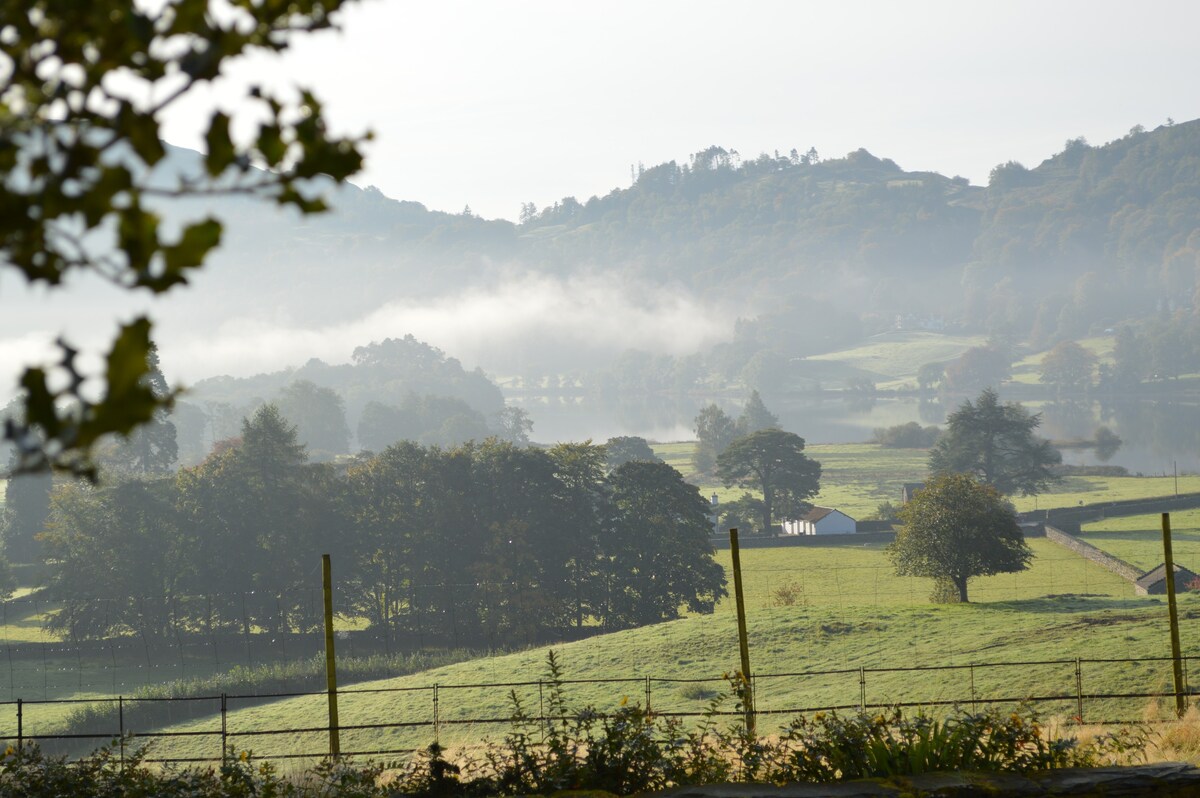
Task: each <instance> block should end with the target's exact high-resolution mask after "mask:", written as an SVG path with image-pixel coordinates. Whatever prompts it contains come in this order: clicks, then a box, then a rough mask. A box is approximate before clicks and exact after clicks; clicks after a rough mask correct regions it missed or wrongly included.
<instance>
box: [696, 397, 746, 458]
mask: <svg viewBox="0 0 1200 798" xmlns="http://www.w3.org/2000/svg"><path fill="white" fill-rule="evenodd" d="M695 425H696V426H695V431H696V441H697V443H696V449H695V451H694V452H693V453H692V465H693V467H694V468H695V469H696V471H698V472H699V473H701V474H708V473H711V472H712V470H713V468H714V467H715V466H716V464H717V457H718V456H719V455H720V454H721V452H723V451H725V447H726V446H728V445H729V444H730V443H731V442H732V441H733V439H734V438H736V437H737V435H738V432H737V422H736V421H734V420H733V419H732V418H730V417H729V415H728V414H727V413H726V412H725V411H724V410H722V409H721V408H720V406H719V405H717V404H707V405H705V406H704V407H702V408H700V412H699V413H698V414H697V415H696V419H695Z"/></svg>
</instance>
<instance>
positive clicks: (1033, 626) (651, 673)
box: [0, 540, 1200, 757]
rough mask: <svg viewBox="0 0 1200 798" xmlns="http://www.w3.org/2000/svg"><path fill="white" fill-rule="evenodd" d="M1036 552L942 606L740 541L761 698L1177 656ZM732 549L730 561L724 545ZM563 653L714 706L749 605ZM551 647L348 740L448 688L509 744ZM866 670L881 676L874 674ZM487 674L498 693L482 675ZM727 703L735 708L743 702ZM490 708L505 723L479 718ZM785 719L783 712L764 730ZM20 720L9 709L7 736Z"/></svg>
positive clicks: (879, 561) (388, 711) (271, 749)
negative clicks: (513, 720)
mask: <svg viewBox="0 0 1200 798" xmlns="http://www.w3.org/2000/svg"><path fill="white" fill-rule="evenodd" d="M1031 545H1032V547H1033V549H1034V552H1035V555H1036V556H1035V559H1034V561H1033V563H1032V565H1031V568H1030V569H1029V570H1027V571H1025V572H1022V573H1019V574H1008V575H1000V576H995V577H987V578H979V579H975V580H972V583H971V593H972V599H973V603H971V604H968V605H957V606H956V605H934V604H930V603H929V602H928V599H927V595H928V593H929V590H930V588H931V583H930V581H929V580H916V579H902V578H899V577H896V576H895V575H894V574H892V572H891V569H890V566H889V564H888V561H887V557H886V552H885V551H884V549H883V548H882V547H880V546H866V547H854V546H821V547H793V548H784V549H746V550H744V552H743V554H744V558H743V568H744V574H745V580H746V585H747V590H746V594H747V605H748V615H749V632H750V645H751V658H752V663H753V668H754V671H755V673H756V674H757V675H758V676H759V681H758V691H759V692H758V696H759V699H758V705H759V708H760V709H761V710H765V711H771V712H774V711H782V710H795V709H801V708H813V707H821V706H830V705H840V706H856V705H857V703H858V701H859V699H860V689H861V688H862V687H863V685H862V684H860V675H864V676H865V688H866V698H867V703H868V704H880V705H882V704H891V703H894V702H900V701H907V702H936V701H950V702H961V703H964V704H966V703H970V701H971V699H972V698H973V697H975V698H980V699H983V698H992V697H994V698H1004V699H1008V700H1009V702H1010V703H1014V702H1017V701H1020V700H1021V699H1023V698H1028V697H1032V696H1061V697H1062V698H1061V699H1060V700H1056V701H1049V702H1045V703H1042V704H1039V709H1040V710H1041V711H1042V712H1043V713H1044V714H1051V715H1056V716H1060V717H1069V716H1071V715H1074V714H1076V713H1075V702H1074V700H1073V698H1072V696H1073V695H1074V685H1075V682H1074V679H1075V675H1074V664H1073V663H1067V664H1042V665H1022V664H1020V663H1025V662H1042V663H1047V662H1050V661H1054V662H1058V661H1062V660H1069V659H1071V658H1074V657H1081V658H1084V659H1120V658H1148V657H1156V656H1160V657H1161V656H1166V655H1167V650H1168V649H1167V624H1166V614H1165V606H1164V604H1163V603H1162V602H1161V601H1159V600H1157V599H1155V598H1147V597H1141V598H1137V597H1134V596H1133V594H1132V589H1131V587H1130V586H1129V585H1128V583H1125V582H1123V581H1122V580H1120V579H1118V578H1117V577H1115V576H1113V575H1112V574H1110V573H1109V572H1107V571H1105V570H1103V569H1101V568H1099V567H1098V566H1096V565H1094V564H1092V563H1090V562H1087V561H1085V560H1083V559H1082V558H1080V557H1078V556H1076V555H1074V554H1073V553H1071V552H1068V551H1066V550H1064V549H1061V548H1059V547H1057V546H1055V545H1054V544H1052V543H1050V542H1048V541H1045V540H1033V541H1031ZM718 556H719V557H720V558H721V561H722V562H723V563H727V557H728V552H721V553H719V555H718ZM781 589H782V590H781ZM1182 609H1183V612H1182V614H1183V617H1184V630H1185V631H1184V639H1185V653H1187V654H1188V655H1190V656H1200V637H1198V636H1197V634H1196V633H1197V632H1200V597H1193V596H1185V597H1184V598H1183V601H1182ZM1188 640H1192V641H1196V642H1194V643H1188V642H1187V641H1188ZM554 648H555V649H556V650H557V651H558V652H559V654H560V659H561V662H562V664H563V667H564V669H565V674H564V675H565V678H566V679H567V680H569V681H575V680H585V681H586V680H595V681H591V682H588V683H581V684H575V683H572V684H569V685H568V686H567V688H566V689H567V696H568V699H569V701H570V703H571V705H572V706H574V707H582V706H585V705H594V706H595V707H596V708H598V709H600V710H611V709H614V708H616V707H617V706H619V705H620V704H621V702H622V701H626V702H628V701H634V702H638V703H640V704H642V705H644V704H645V703H646V695H647V692H646V691H647V689H649V691H650V704H651V706H652V707H653V708H654V709H655V710H656V711H660V712H685V713H701V712H703V711H704V708H705V707H706V706H707V705H708V704H709V702H710V701H712V700H713V699H714V698H716V697H718V696H720V695H722V694H723V693H724V692H726V685H725V683H724V682H723V681H722V679H721V675H722V674H723V673H728V672H731V671H732V670H734V669H735V668H736V665H737V643H736V634H735V614H734V612H733V607H732V602H731V601H730V600H728V599H727V600H725V601H723V602H721V603H720V604H719V605H718V608H717V611H716V612H715V613H713V614H712V615H695V616H691V617H686V618H682V619H680V620H678V621H672V622H668V623H662V624H657V625H653V626H649V627H644V628H641V629H632V630H628V631H623V632H616V633H612V634H608V635H602V636H598V637H594V638H590V639H588V640H583V641H579V642H575V643H567V644H563V645H558V646H554ZM547 650H548V649H547V647H541V648H535V649H530V650H527V651H522V652H519V653H513V654H505V655H497V656H487V657H482V658H479V659H475V660H471V661H469V662H462V663H457V664H453V665H448V666H446V667H441V668H434V669H431V670H428V671H425V672H422V673H418V674H413V675H409V676H404V677H398V678H390V679H379V680H375V681H368V682H362V683H359V684H355V685H353V686H352V687H350V688H348V689H347V690H346V691H345V692H344V693H343V694H342V696H341V698H340V706H341V723H342V724H343V725H344V726H359V727H373V726H375V725H376V724H388V723H396V722H402V723H409V724H412V725H411V726H409V727H406V728H400V729H380V728H359V729H350V730H347V731H344V732H343V735H342V740H343V743H342V745H343V750H360V751H361V750H401V749H405V750H406V749H413V748H417V747H419V746H422V745H425V744H427V743H428V742H430V741H431V739H432V736H433V734H434V727H433V720H434V717H435V712H434V705H435V704H434V699H435V691H434V685H438V687H437V690H436V699H437V700H436V707H437V709H436V717H437V718H438V724H439V728H438V734H439V737H440V740H441V742H442V743H443V744H447V745H470V744H474V743H477V742H478V741H479V740H480V739H482V738H483V737H485V736H490V737H491V738H492V739H498V738H499V737H501V736H503V734H504V732H505V731H506V726H507V719H508V718H509V717H510V716H511V715H512V713H513V710H514V704H513V700H514V697H515V698H516V699H518V700H520V701H521V703H522V706H523V707H524V709H525V711H527V712H529V713H531V714H534V715H536V714H538V712H539V710H540V709H541V708H543V707H544V702H545V700H546V685H545V683H544V679H545V664H544V661H545V657H546V653H547ZM984 663H1005V664H1003V665H997V666H995V667H975V668H968V667H963V668H959V669H955V670H945V671H941V670H934V671H921V672H919V673H914V672H913V671H911V670H908V671H905V670H896V669H897V668H916V667H935V666H946V665H959V666H967V665H971V664H979V665H982V664H984ZM859 668H865V669H867V672H866V673H865V674H860V672H859ZM873 669H880V670H879V671H878V672H877V671H875V670H873ZM814 672H816V673H814ZM827 672H830V673H827ZM804 674H813V675H804ZM539 679H541V680H543V682H542V684H539V683H538V681H539ZM1083 679H1084V685H1085V694H1103V693H1110V692H1120V691H1122V690H1126V691H1128V690H1134V691H1145V692H1150V691H1158V690H1161V689H1162V688H1163V687H1164V686H1165V685H1167V684H1168V683H1169V667H1165V664H1164V663H1162V662H1143V663H1140V664H1139V663H1127V664H1123V663H1105V664H1100V663H1096V664H1092V663H1087V664H1085V665H1084V674H1083ZM512 683H519V684H515V685H514V684H512ZM482 684H486V685H490V686H478V685H482ZM1131 685H1132V687H1131ZM1147 705H1148V701H1147V700H1146V699H1144V698H1136V699H1127V700H1117V699H1100V698H1097V699H1086V700H1085V719H1088V720H1090V721H1093V722H1094V721H1097V720H1102V719H1104V720H1113V719H1126V720H1128V719H1137V718H1140V717H1141V716H1142V714H1143V713H1144V712H1145V711H1146V709H1147ZM722 708H723V709H724V710H732V704H731V703H728V702H727V703H726V704H725V705H723V707H722ZM37 711H38V708H36V707H26V716H25V723H26V730H27V731H29V730H30V729H35V730H37V729H40V730H46V731H48V730H50V729H52V728H59V727H60V725H59V724H60V723H61V718H55V719H53V720H51V719H50V718H48V717H47V718H46V719H44V720H43V719H39V716H38V715H37ZM324 713H325V699H324V697H323V696H300V697H292V698H282V699H279V700H277V701H274V702H271V703H265V704H264V703H259V704H257V705H255V706H245V705H244V703H243V704H242V705H241V706H239V704H238V701H237V700H233V699H231V701H230V712H229V716H228V724H229V729H230V730H231V731H232V732H235V733H236V734H237V735H245V736H234V737H233V738H231V739H232V740H233V741H234V744H235V745H236V746H238V747H239V748H248V749H253V750H254V751H256V752H258V753H260V754H271V755H281V754H287V755H294V754H297V753H303V752H308V751H319V750H321V749H322V746H323V745H324V737H323V735H321V734H320V733H319V732H305V731H298V732H294V733H289V734H285V735H267V734H262V732H265V731H268V730H273V729H304V728H313V727H318V726H320V725H322V724H323V723H325V714H324ZM480 718H485V719H492V720H493V721H494V722H491V723H478V722H473V721H474V720H475V719H480ZM782 720H783V718H774V717H771V718H769V719H768V721H764V723H767V722H769V723H775V722H776V721H779V722H782ZM11 725H12V723H11V720H10V721H9V722H8V723H6V722H5V719H4V718H3V716H2V715H0V729H4V728H6V727H8V726H11ZM217 729H219V719H218V718H217V717H216V716H215V715H213V716H209V717H207V718H201V719H196V720H191V721H187V722H183V723H178V724H173V725H169V726H168V727H166V728H165V729H163V730H162V731H166V732H169V733H171V734H175V733H180V732H184V733H187V734H189V735H195V734H196V733H198V732H208V733H210V734H211V733H212V732H214V731H215V730H217ZM8 733H11V729H9V731H8ZM219 749H220V742H219V738H217V737H214V736H184V737H169V738H160V739H157V740H155V741H154V743H153V748H152V756H161V757H181V756H214V755H215V754H216V752H219Z"/></svg>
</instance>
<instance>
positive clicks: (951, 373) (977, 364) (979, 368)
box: [942, 346, 1012, 393]
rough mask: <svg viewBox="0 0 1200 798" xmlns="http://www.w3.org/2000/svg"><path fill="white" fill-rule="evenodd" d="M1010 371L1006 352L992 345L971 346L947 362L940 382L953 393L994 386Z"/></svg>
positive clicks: (1008, 374) (1009, 373) (970, 391)
mask: <svg viewBox="0 0 1200 798" xmlns="http://www.w3.org/2000/svg"><path fill="white" fill-rule="evenodd" d="M1011 375H1012V364H1011V361H1010V360H1009V356H1008V355H1007V354H1006V353H1005V352H1003V351H1001V350H1000V349H998V348H997V347H994V346H975V347H972V348H970V349H968V350H967V351H966V352H963V353H962V355H960V356H959V357H958V358H957V359H956V360H952V361H951V362H949V363H947V364H946V366H945V370H944V372H943V378H942V379H943V386H944V387H945V388H946V390H948V391H953V392H955V393H974V392H975V391H981V390H987V389H995V388H998V387H1000V383H1002V382H1004V381H1005V380H1007V379H1008V378H1009V377H1010V376H1011Z"/></svg>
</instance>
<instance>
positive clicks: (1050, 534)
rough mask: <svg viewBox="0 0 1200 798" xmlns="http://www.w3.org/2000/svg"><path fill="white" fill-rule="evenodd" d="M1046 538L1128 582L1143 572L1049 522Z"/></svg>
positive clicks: (1137, 577)
mask: <svg viewBox="0 0 1200 798" xmlns="http://www.w3.org/2000/svg"><path fill="white" fill-rule="evenodd" d="M1046 538H1047V539H1048V540H1052V541H1054V542H1055V543H1057V544H1058V545H1060V546H1062V547H1064V548H1068V549H1070V550H1071V551H1073V552H1075V553H1077V554H1079V555H1080V556H1081V557H1084V558H1086V559H1088V560H1091V561H1092V562H1094V563H1096V564H1097V565H1099V566H1101V567H1103V568H1107V569H1108V570H1110V571H1112V572H1113V573H1114V574H1116V575H1117V576H1119V577H1121V578H1122V579H1126V580H1128V581H1130V582H1136V581H1137V580H1138V579H1139V578H1140V577H1141V575H1142V574H1143V573H1144V572H1143V571H1142V569H1141V568H1138V567H1137V566H1136V565H1133V564H1132V563H1127V562H1125V561H1124V560H1122V559H1121V558H1119V557H1114V556H1112V555H1111V554H1109V553H1108V552H1106V551H1101V550H1100V549H1098V548H1096V547H1095V546H1093V545H1092V544H1091V543H1088V542H1087V541H1086V540H1081V539H1079V538H1077V537H1075V536H1074V535H1072V534H1070V533H1068V532H1064V531H1062V530H1061V529H1058V528H1056V527H1052V526H1050V525H1049V524H1047V525H1046Z"/></svg>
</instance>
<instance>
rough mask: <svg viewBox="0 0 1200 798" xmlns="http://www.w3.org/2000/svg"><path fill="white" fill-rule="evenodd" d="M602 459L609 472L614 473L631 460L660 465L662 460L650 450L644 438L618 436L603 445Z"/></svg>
mask: <svg viewBox="0 0 1200 798" xmlns="http://www.w3.org/2000/svg"><path fill="white" fill-rule="evenodd" d="M604 458H605V462H606V464H607V466H608V470H609V471H614V470H616V469H617V467H618V466H622V465H624V464H625V463H628V462H630V461H631V460H642V461H644V462H647V463H660V462H662V459H661V458H660V457H659V456H658V455H656V454H655V453H654V450H653V449H651V448H650V444H649V443H647V442H646V439H645V438H639V437H637V436H634V435H631V436H625V435H618V436H617V437H615V438H609V439H608V440H607V441H605V443H604Z"/></svg>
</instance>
